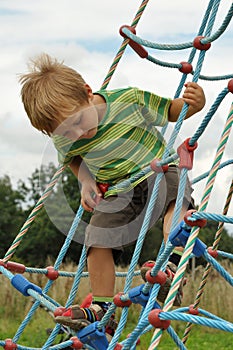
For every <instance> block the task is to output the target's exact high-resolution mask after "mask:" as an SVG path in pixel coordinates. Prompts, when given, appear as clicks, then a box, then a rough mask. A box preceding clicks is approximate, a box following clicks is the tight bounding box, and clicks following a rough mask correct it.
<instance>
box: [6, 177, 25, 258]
mask: <svg viewBox="0 0 233 350" xmlns="http://www.w3.org/2000/svg"><path fill="white" fill-rule="evenodd" d="M0 193H1V196H0V213H1V220H0V234H1V244H0V257H2V258H3V257H4V255H5V253H6V251H7V250H8V248H9V247H10V245H11V243H12V242H13V240H14V238H15V236H16V233H17V232H18V228H19V225H20V222H21V221H22V220H23V217H24V212H23V209H22V203H23V200H24V196H23V195H22V194H21V193H20V192H19V191H17V190H13V188H12V184H11V181H10V178H9V176H6V175H5V176H4V177H2V178H0Z"/></svg>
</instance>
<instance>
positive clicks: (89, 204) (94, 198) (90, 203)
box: [81, 178, 102, 212]
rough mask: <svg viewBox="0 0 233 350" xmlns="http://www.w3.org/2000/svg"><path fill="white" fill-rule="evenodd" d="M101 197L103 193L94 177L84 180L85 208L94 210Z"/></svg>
mask: <svg viewBox="0 0 233 350" xmlns="http://www.w3.org/2000/svg"><path fill="white" fill-rule="evenodd" d="M101 198H102V193H101V191H100V189H99V188H98V186H97V185H96V182H95V181H94V180H93V179H90V178H88V179H87V180H86V181H83V182H82V189H81V205H82V207H83V209H84V210H86V211H89V212H92V211H93V209H94V208H95V206H96V205H97V204H99V202H100V201H101Z"/></svg>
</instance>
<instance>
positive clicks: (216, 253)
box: [207, 247, 218, 259]
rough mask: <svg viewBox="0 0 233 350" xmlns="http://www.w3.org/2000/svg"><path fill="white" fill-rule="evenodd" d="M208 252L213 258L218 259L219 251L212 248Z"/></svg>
mask: <svg viewBox="0 0 233 350" xmlns="http://www.w3.org/2000/svg"><path fill="white" fill-rule="evenodd" d="M207 251H208V253H209V254H210V255H211V256H212V258H214V259H216V258H217V257H218V251H217V250H215V249H213V248H212V247H209V248H207Z"/></svg>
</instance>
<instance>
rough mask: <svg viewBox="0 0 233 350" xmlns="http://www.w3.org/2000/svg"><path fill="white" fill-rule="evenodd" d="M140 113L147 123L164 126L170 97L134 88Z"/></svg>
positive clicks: (166, 120)
mask: <svg viewBox="0 0 233 350" xmlns="http://www.w3.org/2000/svg"><path fill="white" fill-rule="evenodd" d="M136 94H137V99H138V104H139V106H140V108H141V113H142V115H143V117H144V118H145V120H146V122H147V123H148V124H152V125H155V126H164V125H166V123H167V122H168V113H169V108H170V105H171V98H165V97H160V96H158V95H155V94H153V93H151V92H149V91H143V90H140V89H137V90H136Z"/></svg>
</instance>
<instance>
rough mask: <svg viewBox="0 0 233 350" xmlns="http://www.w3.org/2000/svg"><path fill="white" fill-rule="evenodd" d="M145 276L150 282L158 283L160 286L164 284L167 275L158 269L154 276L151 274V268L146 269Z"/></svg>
mask: <svg viewBox="0 0 233 350" xmlns="http://www.w3.org/2000/svg"><path fill="white" fill-rule="evenodd" d="M145 277H146V280H147V282H149V283H150V284H155V283H158V284H160V285H161V286H162V285H163V284H165V283H166V280H167V275H166V273H165V272H163V271H159V272H158V273H157V275H156V276H151V270H148V271H147V272H146V276H145Z"/></svg>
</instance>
